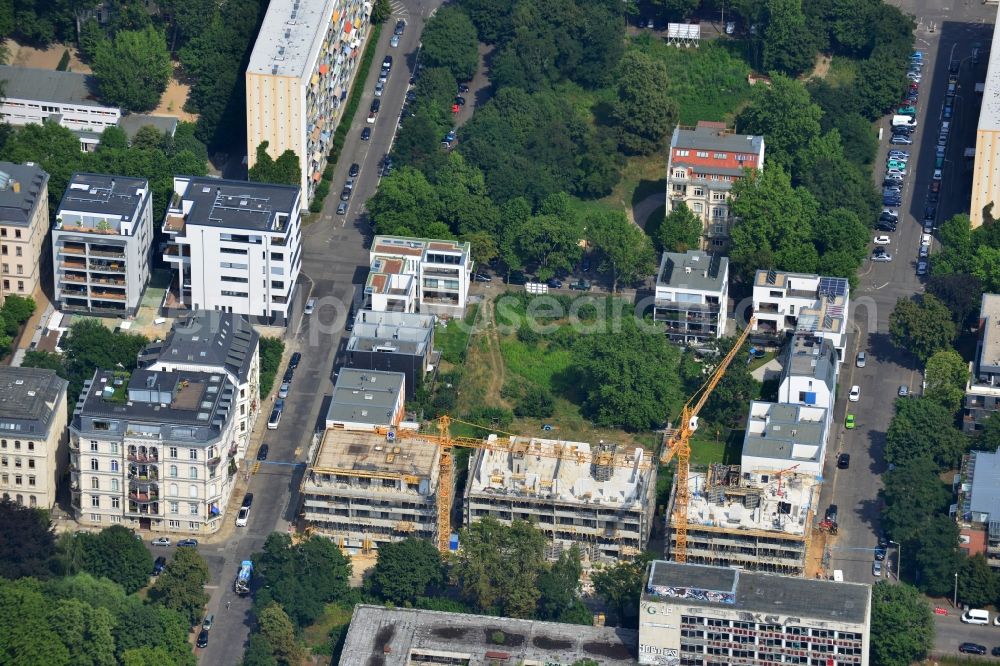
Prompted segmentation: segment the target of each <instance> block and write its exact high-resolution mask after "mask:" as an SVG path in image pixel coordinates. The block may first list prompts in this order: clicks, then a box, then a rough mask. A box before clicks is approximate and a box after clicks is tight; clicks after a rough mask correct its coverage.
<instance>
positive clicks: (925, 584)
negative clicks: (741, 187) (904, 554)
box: [915, 514, 961, 597]
mask: <svg viewBox="0 0 1000 666" xmlns="http://www.w3.org/2000/svg"><path fill="white" fill-rule="evenodd" d="M918 543H919V546H918V550H917V556H916V558H915V560H916V565H917V571H918V572H919V574H920V578H919V585H918V587H919V588H920V589H921V590H922V591H923V592H924V593H925V594H928V595H930V596H932V597H942V596H944V595H946V594H948V593H949V592H951V591H952V589H953V586H954V581H955V578H954V577H955V572H956V571H958V569H959V566H960V565H961V559H960V557H961V553H960V552H959V550H958V524H957V523H956V522H955V520H954V519H953V518H952V517H951V516H948V515H947V514H939V515H936V516H932V517H931V518H930V520H929V521H928V523H927V525H926V526H925V527H924V528H923V529H922V530H921V531H920V537H919V540H918Z"/></svg>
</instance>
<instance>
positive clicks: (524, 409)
mask: <svg viewBox="0 0 1000 666" xmlns="http://www.w3.org/2000/svg"><path fill="white" fill-rule="evenodd" d="M555 409H556V405H555V399H553V397H552V393H551V392H550V391H549V390H548V389H545V388H541V387H539V386H529V387H528V389H527V390H526V391H525V392H524V397H522V398H521V399H520V400H518V401H517V406H516V407H514V414H516V415H517V416H522V417H523V416H528V417H535V418H547V417H549V416H552V413H553V412H554V411H555Z"/></svg>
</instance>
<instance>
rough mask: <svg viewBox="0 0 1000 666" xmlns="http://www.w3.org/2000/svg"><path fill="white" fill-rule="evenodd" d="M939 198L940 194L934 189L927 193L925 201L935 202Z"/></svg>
mask: <svg viewBox="0 0 1000 666" xmlns="http://www.w3.org/2000/svg"><path fill="white" fill-rule="evenodd" d="M940 198H941V195H940V194H939V193H938V192H935V191H934V190H931V191H930V192H928V193H927V203H932V204H936V203H937V202H938V201H939V200H940Z"/></svg>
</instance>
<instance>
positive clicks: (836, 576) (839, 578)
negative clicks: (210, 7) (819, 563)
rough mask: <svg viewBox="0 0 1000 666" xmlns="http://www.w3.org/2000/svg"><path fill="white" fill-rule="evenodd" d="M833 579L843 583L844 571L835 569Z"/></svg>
mask: <svg viewBox="0 0 1000 666" xmlns="http://www.w3.org/2000/svg"><path fill="white" fill-rule="evenodd" d="M833 580H834V581H836V582H838V583H843V582H844V572H843V571H841V570H840V569H834V570H833Z"/></svg>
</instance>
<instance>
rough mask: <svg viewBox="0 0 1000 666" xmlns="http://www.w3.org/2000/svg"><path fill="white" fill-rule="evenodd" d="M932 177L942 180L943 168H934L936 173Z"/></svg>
mask: <svg viewBox="0 0 1000 666" xmlns="http://www.w3.org/2000/svg"><path fill="white" fill-rule="evenodd" d="M931 178H932V179H934V180H941V169H934V174H933V175H932V176H931Z"/></svg>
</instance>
